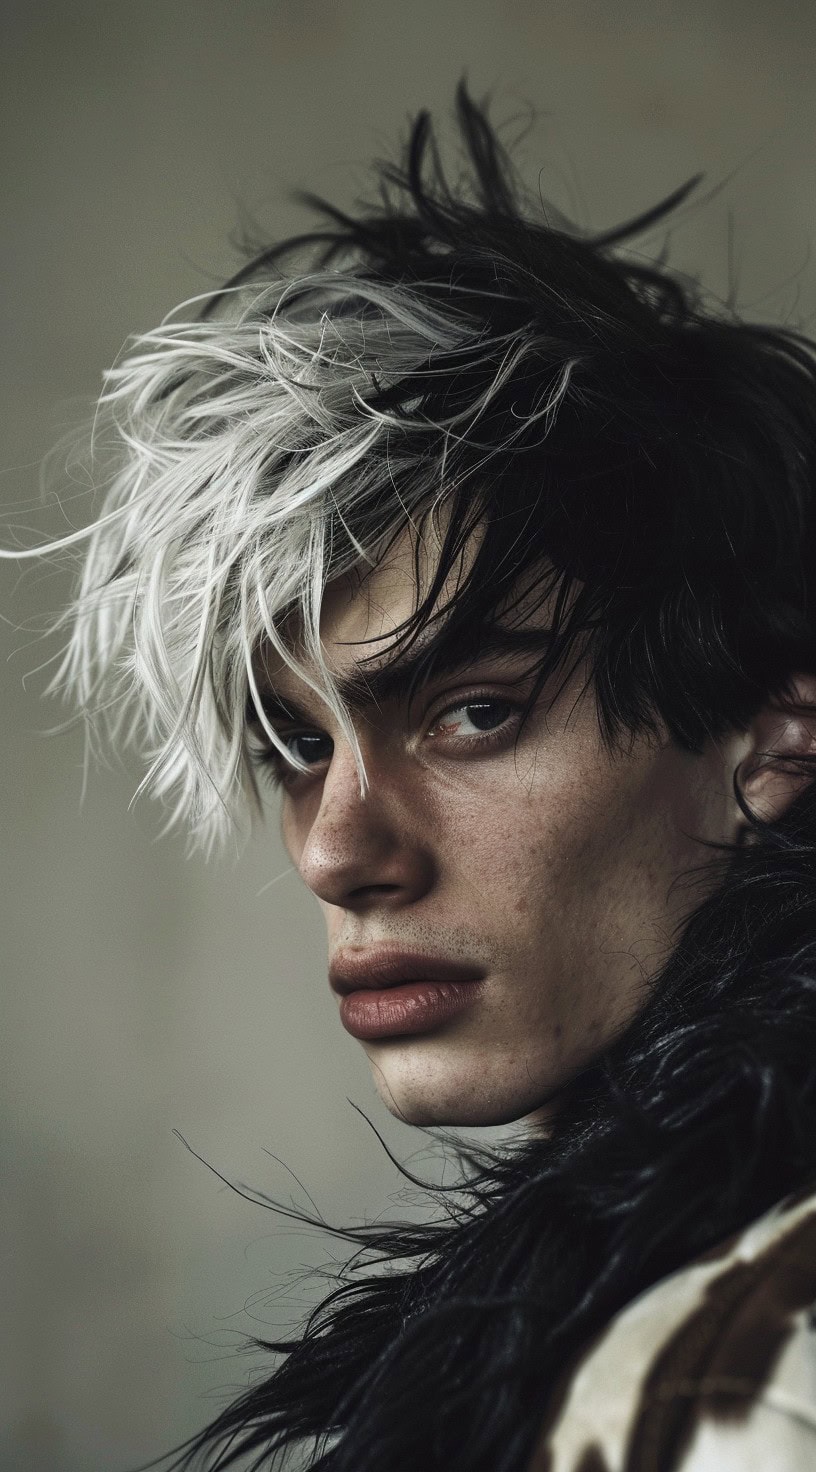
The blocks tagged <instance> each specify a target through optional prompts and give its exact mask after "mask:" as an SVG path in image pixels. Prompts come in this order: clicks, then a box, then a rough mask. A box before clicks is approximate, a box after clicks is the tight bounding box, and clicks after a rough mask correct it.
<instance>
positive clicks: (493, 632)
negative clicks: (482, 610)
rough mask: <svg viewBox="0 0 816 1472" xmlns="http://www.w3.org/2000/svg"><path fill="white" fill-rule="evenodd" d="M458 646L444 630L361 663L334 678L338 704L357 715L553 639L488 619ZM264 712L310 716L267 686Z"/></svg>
mask: <svg viewBox="0 0 816 1472" xmlns="http://www.w3.org/2000/svg"><path fill="white" fill-rule="evenodd" d="M466 637H467V644H466V646H465V647H463V641H462V636H461V635H460V637H459V638H457V637H455V635H454V636H453V637H452V636H451V634H450V632H449V630H447V629H443V630H441V631H440V633H439V634H437V635H436V636H435V637H433V638H431V639H428V640H426V641H424V642H423V643H422V645H421V646H420V647H419V648H414V649H413V650H411V651H409V652H408V653H406V654H401V655H397V657H396V658H395V659H393V660H390V661H389V662H388V663H386V664H382V665H380V666H379V667H377V668H374V669H371V670H368V669H366V668H365V666H364V665H358V666H357V667H356V669H355V670H354V671H353V672H352V673H350V674H347V675H341V676H340V677H339V679H338V680H337V690H338V694H339V695H340V698H341V700H342V701H343V704H344V705H345V706H346V707H347V708H348V709H349V710H350V711H351V712H352V713H355V712H356V713H357V714H360V713H362V712H363V711H364V710H366V709H367V708H370V707H372V706H374V707H375V708H377V707H379V706H382V705H386V704H388V703H389V702H390V701H393V700H399V699H402V700H407V701H409V702H410V700H411V699H412V698H413V696H414V695H416V694H417V693H418V691H419V690H420V689H422V687H423V686H425V685H428V684H430V682H431V681H432V680H438V679H440V678H442V677H443V676H445V675H450V674H452V673H454V672H456V671H464V670H466V669H468V668H469V667H470V666H471V665H474V664H478V663H479V662H480V661H482V660H484V659H490V658H495V657H496V656H497V655H498V656H502V655H504V656H518V655H520V654H529V655H539V656H540V655H541V654H542V653H544V652H546V650H547V648H548V647H549V645H550V643H551V640H552V631H551V630H550V629H546V628H543V629H535V628H533V629H531V628H526V629H525V628H516V629H513V628H506V627H503V626H502V625H501V624H493V625H491V626H489V627H488V628H485V629H483V631H482V633H481V635H479V634H477V635H476V636H475V637H474V635H473V634H472V633H469V634H468V635H467V636H466ZM258 693H259V695H260V699H261V705H262V708H263V712H264V715H265V716H266V718H267V720H269V721H270V723H272V724H274V722H275V720H276V719H277V720H280V719H283V720H286V721H301V722H303V723H304V724H308V723H309V722H310V721H312V722H313V721H314V715H313V714H311V715H310V714H309V712H307V711H306V710H304V709H303V708H302V707H300V706H298V704H297V702H296V701H293V700H290V699H288V698H286V697H284V696H283V695H281V694H279V693H278V691H276V690H275V689H274V688H272V687H267V688H266V689H264V688H263V687H261V688H260V689H259V692H258ZM246 718H247V722H248V724H250V725H253V724H254V725H256V726H257V725H258V714H257V711H256V708H255V700H254V698H253V696H252V694H251V693H250V695H249V696H248V699H247V708H246Z"/></svg>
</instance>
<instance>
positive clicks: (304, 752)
mask: <svg viewBox="0 0 816 1472" xmlns="http://www.w3.org/2000/svg"><path fill="white" fill-rule="evenodd" d="M283 741H284V745H285V746H286V747H287V749H288V750H289V751H290V752H291V753H292V756H293V757H294V758H295V760H296V761H299V762H303V764H304V766H307V767H312V766H317V764H318V763H319V762H325V761H328V760H329V758H330V756H331V754H332V752H333V751H334V742H333V741H332V739H331V737H330V736H324V735H323V733H322V732H321V731H296V732H294V734H293V735H291V736H284V738H283Z"/></svg>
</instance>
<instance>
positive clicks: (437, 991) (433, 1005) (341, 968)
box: [329, 946, 485, 1041]
mask: <svg viewBox="0 0 816 1472" xmlns="http://www.w3.org/2000/svg"><path fill="white" fill-rule="evenodd" d="M484 976H485V972H484V971H483V970H482V969H481V968H480V967H476V966H470V965H467V964H465V963H463V962H461V961H451V960H450V959H449V958H448V957H447V956H433V955H430V954H428V953H427V952H424V953H423V952H420V951H404V950H402V951H401V950H396V949H394V948H392V947H385V946H380V947H376V948H372V949H369V950H359V951H344V952H341V953H340V955H338V956H336V957H335V958H334V960H333V961H332V964H331V967H330V969H329V981H330V983H331V986H332V990H333V991H335V992H336V993H337V994H338V996H339V997H340V1021H341V1022H342V1024H343V1026H344V1028H345V1029H346V1031H347V1032H350V1033H351V1035H352V1037H355V1038H359V1039H360V1040H361V1041H366V1040H367V1041H374V1040H376V1039H388V1038H401V1037H406V1036H410V1035H412V1034H417V1033H429V1032H436V1031H437V1030H438V1029H439V1028H441V1027H443V1026H444V1025H445V1024H447V1023H448V1022H450V1021H451V1020H452V1019H453V1018H454V1017H456V1016H458V1015H459V1014H460V1013H462V1012H465V1011H467V1010H468V1009H469V1008H470V1007H471V1006H472V1005H473V1004H474V1002H475V1001H476V999H477V997H478V995H479V993H480V991H481V987H480V986H479V982H480V981H482V979H483V978H484Z"/></svg>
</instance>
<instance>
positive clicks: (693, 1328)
mask: <svg viewBox="0 0 816 1472" xmlns="http://www.w3.org/2000/svg"><path fill="white" fill-rule="evenodd" d="M814 1304H816V1193H814V1194H809V1195H807V1196H800V1197H796V1198H791V1199H790V1200H789V1201H787V1202H783V1203H782V1204H781V1206H778V1207H775V1208H774V1209H773V1211H770V1212H768V1213H767V1215H765V1216H763V1217H760V1218H759V1220H757V1221H756V1222H754V1223H752V1224H751V1226H749V1227H747V1228H746V1229H745V1230H744V1231H742V1232H740V1233H739V1234H738V1235H737V1236H736V1237H732V1238H731V1239H730V1240H729V1241H728V1242H726V1243H725V1244H724V1245H723V1246H721V1247H720V1248H717V1249H715V1250H713V1251H710V1252H707V1253H706V1254H705V1255H704V1256H703V1257H701V1258H699V1259H698V1260H697V1261H695V1262H694V1263H692V1264H691V1265H690V1266H689V1267H686V1268H682V1269H681V1270H680V1271H679V1272H676V1273H673V1274H672V1276H671V1277H669V1278H665V1279H664V1280H663V1281H662V1282H660V1283H658V1284H656V1285H655V1286H654V1287H652V1288H650V1289H648V1290H647V1291H646V1292H645V1293H644V1294H642V1295H641V1297H640V1298H637V1299H635V1300H634V1302H632V1303H630V1304H628V1305H627V1306H626V1307H625V1308H624V1309H623V1310H622V1311H621V1312H620V1313H619V1314H617V1315H616V1317H615V1318H613V1319H612V1321H611V1322H610V1324H609V1325H608V1326H607V1327H606V1328H605V1329H604V1330H603V1331H602V1333H601V1334H600V1335H599V1336H598V1337H597V1338H596V1339H595V1340H594V1341H593V1343H592V1344H591V1345H590V1347H589V1349H588V1350H586V1351H585V1352H584V1354H583V1356H582V1358H581V1360H580V1362H579V1363H578V1365H577V1367H576V1368H575V1369H574V1371H573V1372H572V1373H571V1374H570V1376H569V1378H568V1379H567V1381H566V1384H565V1386H564V1387H563V1389H562V1390H561V1392H560V1393H559V1394H557V1395H556V1396H555V1397H554V1401H553V1405H552V1407H551V1409H550V1412H549V1415H548V1418H547V1423H546V1424H545V1426H544V1428H543V1431H542V1435H541V1439H540V1441H539V1445H538V1447H537V1450H536V1454H535V1456H534V1458H533V1461H532V1462H531V1464H530V1472H816V1315H814V1312H813V1308H814Z"/></svg>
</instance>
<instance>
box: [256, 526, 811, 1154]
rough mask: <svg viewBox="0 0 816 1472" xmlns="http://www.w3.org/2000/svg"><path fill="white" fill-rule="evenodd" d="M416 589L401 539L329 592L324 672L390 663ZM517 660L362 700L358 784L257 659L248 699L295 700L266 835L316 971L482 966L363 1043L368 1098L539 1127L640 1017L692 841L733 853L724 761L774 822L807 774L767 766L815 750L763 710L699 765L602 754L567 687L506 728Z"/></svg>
mask: <svg viewBox="0 0 816 1472" xmlns="http://www.w3.org/2000/svg"><path fill="white" fill-rule="evenodd" d="M416 597H417V588H416V585H415V580H414V566H413V556H412V546H411V541H410V537H409V536H408V534H407V533H406V534H405V535H404V536H403V537H402V538H401V539H400V541H399V542H398V543H397V544H396V546H395V548H394V549H393V550H392V552H391V554H390V555H389V558H388V560H387V562H386V563H385V564H384V565H382V566H380V567H378V568H377V569H375V570H374V571H373V572H371V573H369V574H368V575H367V576H366V577H365V578H362V579H360V578H348V579H343V580H341V581H339V582H338V583H335V584H332V585H330V586H329V588H328V589H327V590H326V594H325V598H324V604H323V612H322V619H321V637H322V641H323V645H324V649H325V652H326V657H327V660H328V663H329V666H330V668H331V669H332V670H333V671H334V672H335V673H336V674H337V675H338V676H343V675H347V674H349V673H352V672H353V671H354V670H355V668H356V667H358V666H359V665H360V664H361V662H362V661H364V660H365V658H366V656H371V655H375V656H376V663H380V664H382V663H387V659H388V653H387V650H388V643H387V638H386V641H385V643H383V640H382V636H383V635H386V636H388V635H389V633H390V632H391V631H392V630H393V629H394V628H395V627H396V626H397V625H398V624H399V622H400V621H401V620H402V619H403V618H405V617H406V616H407V615H409V614H410V613H411V611H412V610H413V608H414V606H415V601H416ZM539 616H540V615H539ZM358 641H361V642H358ZM372 667H376V665H375V666H368V669H369V670H370V669H371V668H372ZM528 668H529V659H525V658H523V657H521V656H519V655H518V654H513V655H507V654H503V655H501V656H499V655H493V656H491V657H489V658H486V659H482V660H480V661H479V663H476V664H470V665H468V666H467V667H466V668H463V669H459V670H455V671H453V672H450V671H449V672H448V673H446V674H444V675H442V676H440V678H438V679H434V680H432V681H431V683H430V684H428V685H426V686H424V687H423V688H422V689H421V690H420V692H419V694H418V695H417V696H416V697H415V699H414V701H413V702H412V704H411V705H410V707H409V706H408V704H407V702H406V700H405V698H404V695H402V694H401V693H400V692H399V691H397V692H396V693H395V694H394V695H393V696H390V697H389V698H388V699H387V700H386V701H384V702H381V703H380V704H379V705H376V706H375V705H371V706H369V707H368V708H366V707H365V706H364V705H363V706H361V707H360V709H359V710H356V711H355V713H354V724H355V730H356V732H357V737H358V740H359V745H360V750H361V753H362V757H363V760H364V764H365V769H366V772H367V775H368V788H367V790H366V791H365V793H364V794H363V793H361V784H360V776H359V772H358V768H357V765H356V762H355V756H354V752H353V750H352V748H351V746H350V744H349V742H348V740H347V739H346V737H345V735H344V733H343V731H342V729H341V728H340V727H339V725H338V723H337V722H336V720H335V719H334V717H333V716H332V715H331V713H330V712H329V711H328V709H327V707H326V705H325V704H324V703H323V702H322V701H321V700H320V698H319V697H317V696H316V695H315V694H314V693H313V692H312V691H310V690H309V689H308V687H307V686H306V685H305V684H304V683H303V682H302V681H300V680H298V678H297V677H296V676H295V675H293V673H292V672H291V671H289V670H286V669H285V668H283V667H282V666H281V665H280V664H278V663H273V662H272V661H271V660H269V659H268V658H267V659H266V660H264V659H263V658H262V659H261V660H259V665H258V674H259V680H260V683H261V685H262V687H263V689H264V690H265V691H267V692H270V693H271V692H272V691H273V690H274V694H275V696H276V697H277V698H278V699H280V700H282V701H284V702H285V703H286V704H287V705H288V706H290V707H291V708H296V709H297V711H298V718H297V719H296V720H290V721H289V722H286V721H285V720H281V718H280V717H276V719H275V725H276V728H277V729H278V730H279V732H280V734H281V735H282V736H283V737H284V739H285V740H287V742H289V744H290V747H291V749H293V750H295V751H296V752H297V753H298V755H300V756H301V757H303V758H305V760H306V761H307V763H308V768H309V770H308V771H306V772H304V773H300V772H298V771H291V772H290V773H289V774H288V775H286V776H285V778H284V782H283V798H282V802H283V808H282V827H283V836H284V841H285V843H286V847H287V849H288V852H289V854H290V856H291V859H292V863H293V864H294V865H295V867H296V869H297V871H298V873H299V874H300V876H301V878H302V879H303V880H304V882H305V883H306V885H307V886H308V887H309V889H310V890H311V891H312V892H313V894H314V895H315V896H316V898H317V900H318V902H319V904H320V908H321V910H322V912H323V915H324V917H325V921H326V927H327V935H328V947H329V959H330V961H331V960H332V959H333V958H338V957H340V958H343V957H345V956H349V955H352V956H354V955H359V954H360V953H364V954H368V953H369V952H371V951H376V949H377V948H378V947H382V946H384V945H385V946H387V945H397V946H399V947H404V948H408V949H411V950H413V949H417V950H419V951H420V952H426V951H427V952H433V953H434V954H435V955H443V956H446V957H449V958H450V959H451V960H453V961H462V962H465V963H467V964H469V965H474V966H476V967H478V968H479V970H480V973H481V974H482V975H483V978H484V979H483V980H482V982H481V983H480V985H479V989H478V997H477V999H476V1000H475V1001H474V1003H473V1004H472V1005H470V1006H469V1007H468V1008H467V1009H466V1010H465V1011H464V1012H463V1013H462V1014H460V1015H458V1016H455V1017H452V1018H449V1019H447V1020H445V1021H443V1022H442V1023H440V1025H439V1026H437V1027H433V1028H431V1029H430V1030H429V1031H426V1032H423V1033H422V1034H420V1035H414V1036H407V1037H406V1036H392V1037H387V1038H377V1039H375V1040H368V1041H364V1042H363V1044H362V1046H363V1047H364V1048H365V1051H366V1053H367V1055H368V1058H369V1061H370V1063H371V1067H372V1070H373V1075H374V1079H375V1081H376V1085H377V1088H378V1090H379V1093H380V1095H381V1097H382V1099H383V1101H384V1103H385V1104H386V1105H387V1107H388V1108H389V1109H390V1110H391V1111H392V1112H393V1113H395V1114H397V1115H399V1116H400V1117H401V1118H403V1119H405V1120H408V1121H409V1122H411V1123H414V1124H420V1125H429V1124H448V1125H466V1126H471V1127H472V1126H480V1125H494V1124H501V1123H506V1122H509V1121H512V1120H519V1119H527V1120H529V1121H531V1122H535V1121H542V1120H544V1119H545V1118H546V1117H547V1115H548V1113H549V1111H550V1109H551V1101H552V1100H553V1098H554V1097H555V1096H557V1092H558V1089H559V1087H560V1086H562V1085H563V1084H564V1083H565V1082H566V1081H567V1080H568V1079H569V1078H570V1077H571V1076H572V1075H574V1073H575V1072H576V1070H577V1069H579V1068H580V1067H581V1066H582V1065H583V1064H584V1063H586V1062H587V1061H588V1060H589V1059H590V1058H591V1057H592V1056H593V1055H594V1054H596V1053H597V1052H598V1051H599V1050H600V1049H601V1048H602V1047H603V1046H604V1045H605V1044H606V1043H607V1042H609V1041H610V1040H611V1039H612V1038H613V1037H614V1036H615V1035H616V1033H618V1032H619V1031H620V1029H621V1028H623V1027H624V1026H625V1024H626V1023H627V1022H628V1021H629V1020H630V1019H631V1018H632V1017H633V1015H634V1014H635V1013H636V1012H637V1010H638V1009H639V1008H640V1007H641V1006H642V1004H643V1001H644V999H645V997H646V995H647V992H648V987H649V984H650V981H651V979H652V978H653V977H654V975H655V974H656V972H657V971H658V970H659V968H660V965H661V963H662V962H663V961H664V960H665V958H666V956H667V955H668V953H669V952H670V950H671V948H672V946H673V945H674V943H675V942H676V939H677V935H678V931H679V928H680V927H681V926H682V923H683V921H684V920H685V919H686V918H687V916H688V914H689V913H690V912H691V910H692V909H694V908H695V907H696V906H697V905H698V904H699V903H700V900H701V899H702V898H703V896H704V894H705V892H706V888H707V887H710V883H711V880H710V879H709V878H708V876H707V873H706V869H708V868H710V865H711V862H712V857H713V855H712V852H711V851H710V850H708V849H706V847H705V846H704V844H702V843H701V842H700V840H701V839H702V840H710V841H714V842H718V843H722V842H727V843H733V842H734V841H736V840H737V838H738V836H739V833H740V829H741V828H742V827H744V825H745V819H744V817H743V815H742V813H741V812H740V809H739V807H738V805H737V803H736V801H735V798H734V793H733V777H734V773H735V771H737V769H739V770H740V776H741V780H742V787H743V791H744V792H745V795H746V797H747V798H748V800H749V801H750V802H752V803H753V804H754V805H755V806H756V807H757V808H758V809H759V810H760V811H761V812H762V814H763V816H766V817H770V816H772V815H773V814H774V813H777V812H780V811H782V809H783V808H784V806H785V805H786V804H787V803H788V802H790V800H791V799H792V797H793V796H794V795H795V792H796V791H797V790H798V785H799V782H800V781H801V778H799V779H797V778H796V777H795V776H786V775H784V774H780V773H779V772H772V771H771V770H770V769H769V768H768V767H767V766H765V765H764V763H763V758H762V753H764V752H767V751H769V750H774V751H779V752H782V753H787V754H789V755H796V754H800V753H801V752H803V751H811V750H813V749H814V740H815V739H816V738H815V736H814V723H813V722H812V721H809V720H806V719H802V718H794V717H789V716H783V715H781V714H780V713H779V711H778V710H775V709H773V708H771V707H769V708H767V709H766V710H764V711H762V712H760V713H759V714H758V716H757V717H756V719H755V720H754V721H753V722H752V724H751V726H750V728H749V729H748V730H747V731H739V732H738V731H734V732H732V733H729V734H728V735H727V736H726V737H724V738H721V739H719V740H718V741H717V742H714V741H712V742H710V743H708V744H707V746H706V748H705V750H704V751H703V752H702V753H701V754H689V753H687V752H684V751H681V750H679V749H678V748H677V747H676V746H675V745H673V744H672V743H671V742H670V741H669V739H668V738H667V737H661V738H660V739H658V740H656V739H655V738H654V737H647V736H638V737H636V738H635V739H634V741H633V742H632V744H631V749H625V750H624V751H623V752H610V751H609V750H607V749H606V748H605V747H604V745H603V743H602V741H601V736H600V732H599V728H598V722H597V714H596V709H595V703H594V699H593V697H592V692H591V690H587V691H585V692H584V693H583V694H581V684H582V678H581V675H580V674H578V675H576V676H575V677H574V678H573V680H572V681H571V684H570V686H569V687H568V688H567V689H566V690H565V691H564V693H563V695H562V696H561V698H560V699H559V700H558V701H557V703H556V704H555V706H554V707H552V708H551V709H550V710H549V711H547V709H546V706H547V704H548V701H547V700H542V701H541V702H539V705H538V706H537V707H536V709H535V710H534V711H533V713H532V715H531V716H530V717H529V718H528V720H527V722H526V723H525V724H524V725H523V727H522V729H521V732H520V734H519V723H518V711H519V708H520V707H521V705H522V704H523V700H524V697H525V695H526V693H527V690H528V689H529V684H530V680H529V675H528V673H527V670H528ZM797 692H798V695H799V698H800V699H802V700H806V701H809V702H810V703H812V704H816V679H814V678H813V677H811V676H798V677H797ZM700 866H703V873H702V875H700V874H699V870H700ZM691 870H696V871H698V875H697V878H696V880H695V881H694V882H693V883H692V882H688V881H686V882H684V876H686V875H687V874H688V873H689V871H691ZM710 872H711V874H712V875H713V874H714V870H713V869H711V871H710Z"/></svg>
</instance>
